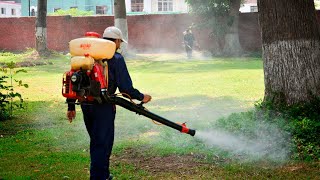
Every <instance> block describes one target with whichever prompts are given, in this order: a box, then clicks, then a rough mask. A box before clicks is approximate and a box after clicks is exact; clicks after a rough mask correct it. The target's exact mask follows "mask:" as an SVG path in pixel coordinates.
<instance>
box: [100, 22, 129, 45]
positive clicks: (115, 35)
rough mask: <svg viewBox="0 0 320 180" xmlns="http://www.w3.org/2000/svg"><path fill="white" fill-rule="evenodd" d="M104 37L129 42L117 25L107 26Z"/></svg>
mask: <svg viewBox="0 0 320 180" xmlns="http://www.w3.org/2000/svg"><path fill="white" fill-rule="evenodd" d="M103 37H104V38H112V39H121V41H123V42H125V43H128V42H127V41H126V40H124V39H123V35H122V32H121V30H120V29H118V28H117V27H115V26H110V27H107V28H106V29H105V30H104V32H103Z"/></svg>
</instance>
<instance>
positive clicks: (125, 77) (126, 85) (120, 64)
mask: <svg viewBox="0 0 320 180" xmlns="http://www.w3.org/2000/svg"><path fill="white" fill-rule="evenodd" d="M116 63H117V70H116V75H115V76H116V83H117V86H118V88H119V91H120V92H121V93H126V94H128V95H129V96H130V97H131V98H132V99H137V100H139V101H142V102H144V103H147V102H149V101H150V100H151V96H150V95H148V94H142V93H141V92H140V91H139V90H137V89H135V88H134V87H133V84H132V80H131V77H130V74H129V72H128V69H127V65H126V63H125V61H124V58H123V57H120V58H118V59H117V61H116Z"/></svg>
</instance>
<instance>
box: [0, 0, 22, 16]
mask: <svg viewBox="0 0 320 180" xmlns="http://www.w3.org/2000/svg"><path fill="white" fill-rule="evenodd" d="M12 9H15V13H16V14H15V15H13V14H12ZM3 10H4V12H2V11H3ZM20 16H21V4H20V3H15V2H14V1H0V17H20Z"/></svg>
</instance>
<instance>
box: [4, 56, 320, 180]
mask: <svg viewBox="0 0 320 180" xmlns="http://www.w3.org/2000/svg"><path fill="white" fill-rule="evenodd" d="M47 61H48V60H47ZM49 61H50V62H52V63H53V64H51V65H43V66H35V67H27V68H24V69H26V70H27V71H28V73H20V74H18V75H16V76H15V78H16V79H19V80H23V82H24V83H27V84H28V85H29V88H27V89H26V88H18V87H16V88H15V90H16V91H18V92H20V93H21V94H22V95H23V98H24V100H25V102H26V106H25V109H23V110H17V111H15V112H14V114H15V116H16V118H15V119H13V120H8V121H4V122H0V137H1V138H0V179H88V178H89V173H88V171H89V162H90V159H89V139H88V135H87V133H86V130H85V127H84V124H83V121H82V113H81V111H80V108H79V107H77V117H76V119H75V120H74V122H73V123H71V124H70V123H69V122H68V121H67V120H66V117H65V116H66V110H67V108H66V107H67V105H66V104H65V99H64V98H63V97H62V95H61V85H62V74H63V73H64V72H65V71H68V70H69V68H70V65H69V58H68V57H67V56H61V57H60V58H54V59H50V60H49ZM127 66H128V69H129V71H130V74H131V78H132V80H133V82H134V87H136V88H137V89H139V90H140V91H141V92H144V93H148V94H150V95H152V97H153V99H152V101H151V102H150V103H148V104H146V105H145V107H146V108H147V109H148V110H149V111H152V112H154V113H156V114H158V115H160V116H163V117H165V118H167V119H169V120H171V121H174V122H187V125H188V127H190V128H193V129H197V130H201V129H207V128H208V127H210V124H212V122H214V121H216V120H217V119H218V118H221V117H226V116H228V115H229V114H231V113H233V112H242V111H248V110H250V109H252V108H253V107H254V106H253V104H254V103H255V102H256V101H257V100H259V99H262V98H263V91H264V83H263V70H262V61H261V59H259V58H194V59H191V60H187V59H185V57H183V56H182V55H175V54H152V55H150V54H149V55H145V54H144V55H137V56H135V57H132V58H130V59H127ZM216 152H217V149H211V148H210V147H207V146H205V145H203V144H202V142H201V141H199V140H198V139H197V136H195V137H191V136H189V135H186V134H181V133H180V132H177V131H176V130H174V129H171V128H169V127H166V126H163V125H158V124H157V123H154V122H153V121H151V120H149V119H147V118H145V117H143V116H139V115H137V114H135V113H133V112H130V111H128V110H125V109H123V108H121V107H117V118H116V140H115V145H114V150H113V156H112V157H111V163H112V164H111V171H112V173H113V175H114V176H115V177H116V179H214V178H218V179H226V178H227V179H248V178H249V179H250V178H255V179H268V178H273V179H278V178H277V177H279V178H280V179H288V178H297V177H299V178H310V177H311V178H314V177H319V176H317V173H319V171H318V172H317V170H319V164H305V163H293V164H292V162H290V163H284V164H273V163H269V162H264V161H259V162H256V163H252V162H249V163H239V162H237V161H232V157H227V156H226V157H217V155H215V154H216Z"/></svg>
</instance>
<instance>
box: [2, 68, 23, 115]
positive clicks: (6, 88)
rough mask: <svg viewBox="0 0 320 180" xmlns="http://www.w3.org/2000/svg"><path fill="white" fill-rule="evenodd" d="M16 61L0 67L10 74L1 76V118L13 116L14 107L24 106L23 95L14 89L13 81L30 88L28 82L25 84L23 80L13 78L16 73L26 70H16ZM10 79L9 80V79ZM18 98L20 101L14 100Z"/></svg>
mask: <svg viewBox="0 0 320 180" xmlns="http://www.w3.org/2000/svg"><path fill="white" fill-rule="evenodd" d="M14 69H15V63H14V62H10V63H7V64H6V68H2V69H0V70H1V71H2V72H3V73H5V74H9V76H1V77H0V120H6V119H9V118H11V117H12V115H13V109H15V108H23V98H22V95H21V94H20V93H18V92H15V91H14V86H13V81H15V82H16V83H17V86H23V87H25V88H28V84H24V83H23V82H22V81H21V80H17V79H13V76H14V75H15V74H18V73H21V72H24V73H26V72H27V71H25V70H24V69H20V70H17V71H15V70H14ZM8 79H9V80H10V82H8V81H7V80H8ZM16 99H18V101H14V100H16Z"/></svg>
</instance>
